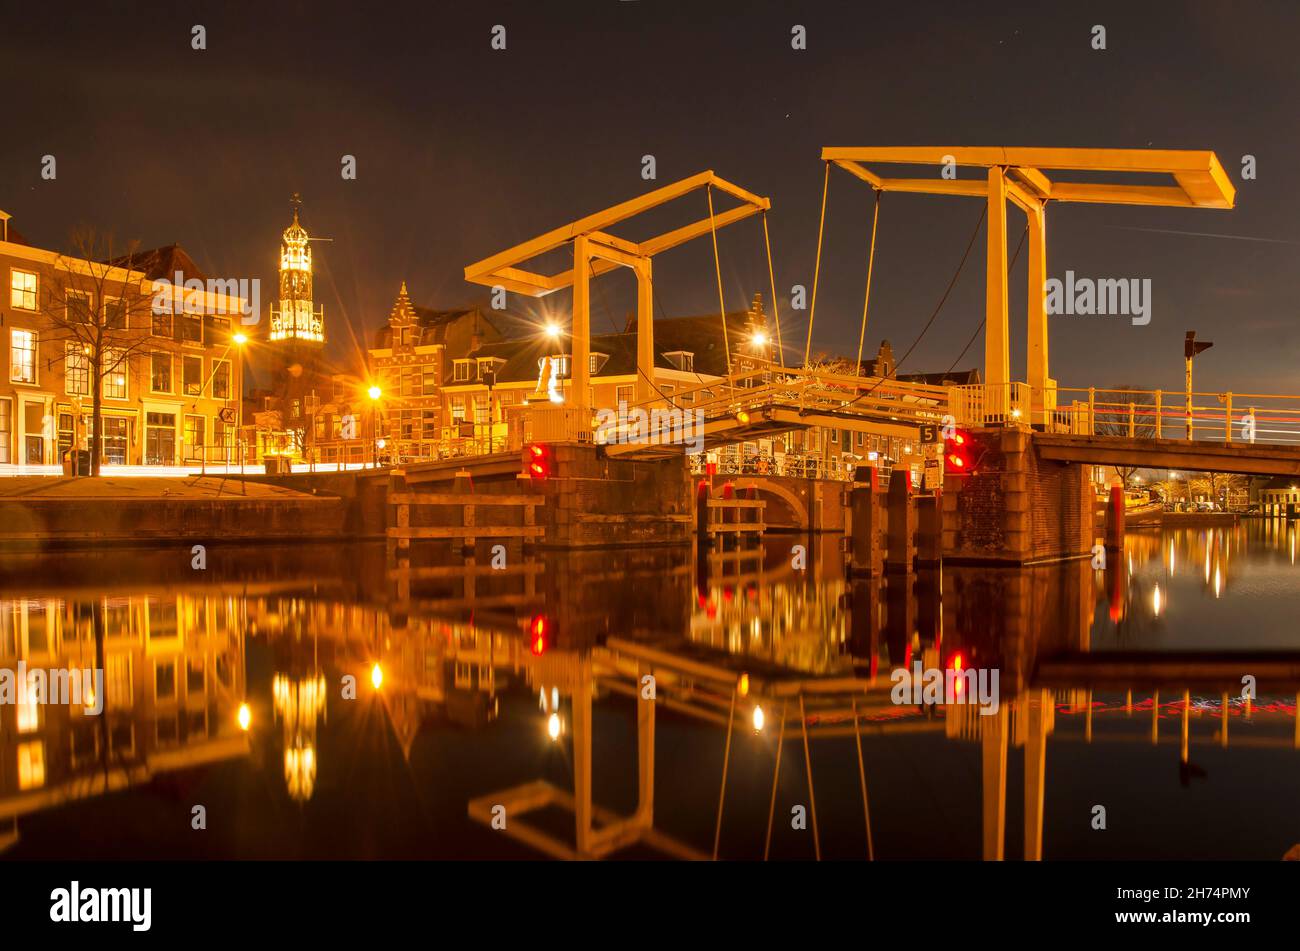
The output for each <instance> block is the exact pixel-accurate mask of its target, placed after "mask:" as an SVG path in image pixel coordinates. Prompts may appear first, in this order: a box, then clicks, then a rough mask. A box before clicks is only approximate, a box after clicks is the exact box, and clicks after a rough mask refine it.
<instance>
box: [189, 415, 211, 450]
mask: <svg viewBox="0 0 1300 951" xmlns="http://www.w3.org/2000/svg"><path fill="white" fill-rule="evenodd" d="M206 423H207V420H206V419H204V418H203V417H202V416H186V417H185V437H184V438H185V442H184V450H185V458H186V459H197V458H199V457H200V456H201V455H202V454H203V437H204V436H205V435H206V431H207V425H206Z"/></svg>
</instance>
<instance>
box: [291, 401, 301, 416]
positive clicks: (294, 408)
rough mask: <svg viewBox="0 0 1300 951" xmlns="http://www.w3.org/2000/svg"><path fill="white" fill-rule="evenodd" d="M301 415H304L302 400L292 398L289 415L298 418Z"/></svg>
mask: <svg viewBox="0 0 1300 951" xmlns="http://www.w3.org/2000/svg"><path fill="white" fill-rule="evenodd" d="M301 415H302V400H290V401H289V416H290V417H291V418H293V419H297V418H298V417H300V416H301Z"/></svg>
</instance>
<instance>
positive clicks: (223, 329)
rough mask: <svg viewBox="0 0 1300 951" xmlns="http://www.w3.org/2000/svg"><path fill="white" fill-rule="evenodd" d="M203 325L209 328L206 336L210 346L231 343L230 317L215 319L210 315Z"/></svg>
mask: <svg viewBox="0 0 1300 951" xmlns="http://www.w3.org/2000/svg"><path fill="white" fill-rule="evenodd" d="M203 325H204V326H205V327H206V328H207V329H206V331H205V336H206V339H207V342H208V345H209V346H212V345H213V344H218V343H230V342H231V340H230V318H229V317H213V316H211V315H209V316H206V317H204V318H203Z"/></svg>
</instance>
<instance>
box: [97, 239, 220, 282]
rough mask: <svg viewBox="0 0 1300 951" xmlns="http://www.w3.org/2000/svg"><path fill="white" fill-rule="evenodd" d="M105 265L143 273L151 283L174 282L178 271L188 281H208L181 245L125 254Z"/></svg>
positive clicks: (170, 245) (106, 262)
mask: <svg viewBox="0 0 1300 951" xmlns="http://www.w3.org/2000/svg"><path fill="white" fill-rule="evenodd" d="M103 263H105V264H110V265H112V266H113V267H122V268H130V269H131V270H133V271H143V272H144V275H145V277H147V278H148V279H149V280H151V281H156V280H159V279H160V278H166V279H167V280H169V281H171V280H174V279H175V276H176V272H177V271H180V272H181V274H183V275H184V277H185V280H187V281H188V280H189V279H190V278H196V279H198V280H200V281H206V280H207V279H208V276H207V275H206V274H204V273H203V271H202V269H201V268H200V267H199V266H198V265H197V264H195V263H194V259H193V258H192V257H190V256H189V254H188V253H186V251H185V249H184V248H182V247H181V246H180V245H179V244H169V245H167V246H166V247H162V248H151V249H150V250H148V251H136V252H134V253H133V254H124V255H122V256H121V257H116V258H113V259H112V260H109V261H105V262H103Z"/></svg>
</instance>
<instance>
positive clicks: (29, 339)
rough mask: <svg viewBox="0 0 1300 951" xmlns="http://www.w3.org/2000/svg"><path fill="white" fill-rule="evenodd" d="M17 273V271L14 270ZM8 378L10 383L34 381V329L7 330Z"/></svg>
mask: <svg viewBox="0 0 1300 951" xmlns="http://www.w3.org/2000/svg"><path fill="white" fill-rule="evenodd" d="M15 273H18V272H15ZM9 346H10V351H9V380H10V382H12V383H35V382H36V331H35V330H11V331H10V332H9Z"/></svg>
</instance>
